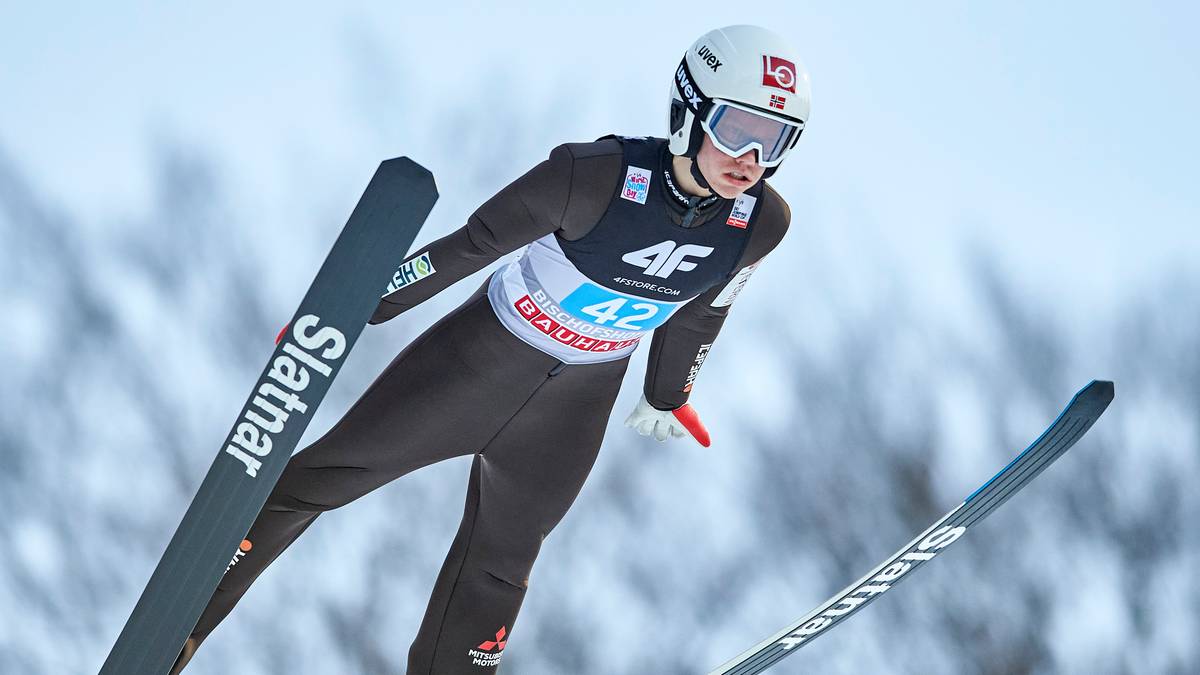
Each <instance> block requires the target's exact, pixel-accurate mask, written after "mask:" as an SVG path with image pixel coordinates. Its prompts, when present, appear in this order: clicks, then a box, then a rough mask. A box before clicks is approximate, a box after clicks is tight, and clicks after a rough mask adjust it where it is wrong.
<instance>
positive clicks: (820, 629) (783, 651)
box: [709, 380, 1113, 675]
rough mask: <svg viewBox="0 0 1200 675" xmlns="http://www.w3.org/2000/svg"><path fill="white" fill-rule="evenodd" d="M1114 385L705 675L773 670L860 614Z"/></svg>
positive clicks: (1087, 422)
mask: <svg viewBox="0 0 1200 675" xmlns="http://www.w3.org/2000/svg"><path fill="white" fill-rule="evenodd" d="M1112 399H1113V383H1112V382H1107V381H1103V380H1092V382H1091V383H1089V384H1088V385H1087V386H1086V387H1084V388H1083V389H1081V390H1080V391H1079V393H1077V394H1075V398H1073V399H1071V402H1070V403H1069V404H1068V405H1067V407H1066V409H1065V410H1063V412H1062V414H1060V415H1059V416H1058V419H1057V420H1055V421H1054V424H1051V425H1050V428H1048V429H1046V431H1044V432H1042V435H1041V436H1039V437H1038V439H1037V440H1036V441H1034V442H1033V444H1032V445H1030V446H1029V447H1028V448H1026V449H1025V450H1024V452H1022V453H1021V454H1019V455H1017V457H1016V458H1015V459H1013V460H1012V461H1011V462H1009V464H1008V466H1006V467H1004V468H1003V469H1001V470H1000V471H999V472H998V473H997V474H996V475H995V476H992V478H991V479H990V480H988V481H987V482H986V483H984V484H983V485H982V486H981V487H980V488H979V489H978V490H976V491H975V492H972V493H971V495H970V496H968V497H967V498H966V499H965V500H963V502H962V503H961V504H959V505H958V506H956V507H954V509H953V510H951V511H950V513H947V514H946V515H944V516H942V517H941V518H940V519H939V520H938V521H937V522H935V523H934V524H933V525H931V526H929V529H927V530H925V531H924V532H922V533H921V534H919V535H917V537H916V539H913V540H912V541H911V542H909V544H908V545H907V546H905V547H904V548H902V549H900V550H899V551H897V552H896V553H895V554H894V555H893V556H891V557H890V558H888V559H887V560H885V561H883V562H882V563H880V564H879V566H877V567H876V568H875V569H873V570H871V571H870V572H868V573H867V575H866V576H864V577H863V578H861V579H859V580H858V581H856V582H854V583H853V584H850V585H849V586H847V587H846V588H845V589H843V590H842V591H841V592H840V593H838V594H837V595H835V596H833V597H832V598H830V599H829V600H827V601H825V603H824V604H822V605H821V606H819V607H817V608H816V609H814V610H813V611H811V612H809V613H808V614H805V615H804V616H803V617H801V618H800V619H797V620H796V621H794V622H792V623H791V624H789V625H788V626H787V627H786V628H784V629H783V630H781V631H779V632H778V633H776V634H775V635H774V636H772V637H771V638H770V639H768V640H766V641H764V642H762V643H760V644H758V645H757V646H755V647H753V648H751V649H749V650H747V651H746V652H745V653H743V654H742V655H740V656H738V657H737V658H735V659H733V660H732V661H729V662H728V663H726V664H725V665H723V666H721V667H720V668H717V669H716V670H714V671H712V672H711V673H709V675H753V674H754V673H761V672H762V671H764V670H766V669H767V668H770V667H771V666H773V665H775V663H777V662H778V661H779V660H780V659H782V658H783V657H785V656H787V655H788V654H791V653H793V651H794V650H795V648H797V647H802V646H804V645H806V644H808V643H809V642H810V641H812V640H813V639H815V638H817V637H818V636H820V635H821V634H822V633H824V632H826V631H827V630H829V629H830V628H832V627H833V626H835V625H837V624H838V623H841V622H842V621H844V620H845V619H846V618H848V617H849V616H850V615H852V614H854V613H855V612H857V611H859V610H861V609H862V608H863V607H866V606H867V605H868V604H870V603H871V601H873V600H874V599H875V598H877V597H879V595H880V594H882V593H883V592H884V591H887V590H888V589H890V588H891V587H892V586H894V585H895V584H897V583H899V582H900V581H901V580H902V579H904V578H905V577H906V576H908V574H909V573H910V572H911V571H912V570H914V569H916V568H917V567H919V566H921V565H923V564H924V563H926V562H928V561H929V560H932V559H933V558H934V556H936V555H937V554H938V553H939V552H940V551H941V550H942V549H944V548H946V547H947V546H949V545H950V544H953V543H954V542H955V541H957V540H958V538H959V537H961V536H962V535H963V534H964V533H965V532H966V531H967V528H968V527H970V526H972V525H974V524H975V523H977V522H979V521H980V520H982V519H983V518H985V517H986V516H987V515H988V514H989V513H991V512H992V511H994V510H995V509H996V507H998V506H1000V505H1001V504H1003V503H1004V502H1005V501H1007V500H1008V498H1009V497H1011V496H1013V494H1015V493H1016V492H1017V491H1018V490H1020V489H1021V488H1022V487H1025V484H1026V483H1028V482H1029V481H1031V480H1033V479H1034V478H1035V477H1036V476H1037V475H1038V474H1039V473H1041V472H1042V470H1044V469H1045V468H1046V467H1047V466H1049V465H1050V464H1051V463H1052V462H1053V461H1054V460H1056V459H1058V457H1059V456H1060V455H1062V454H1063V453H1064V452H1066V451H1067V450H1068V449H1069V448H1070V447H1071V446H1072V445H1074V444H1075V442H1076V441H1078V440H1079V439H1080V437H1082V436H1083V435H1084V434H1085V433H1086V432H1087V430H1088V429H1090V428H1091V427H1092V425H1093V424H1095V422H1096V420H1097V419H1099V418H1100V415H1101V414H1102V413H1103V412H1104V410H1105V409H1106V408H1107V407H1108V404H1109V403H1110V402H1111V401H1112Z"/></svg>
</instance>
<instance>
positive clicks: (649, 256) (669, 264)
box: [621, 240, 716, 279]
mask: <svg viewBox="0 0 1200 675" xmlns="http://www.w3.org/2000/svg"><path fill="white" fill-rule="evenodd" d="M715 250H716V249H714V248H713V247H711V246H700V245H699V244H683V245H681V246H676V245H675V242H673V241H670V240H668V241H664V242H659V243H657V244H655V245H653V246H647V247H646V248H643V249H638V250H636V251H630V252H629V253H626V254H625V255H623V256H621V260H622V261H624V262H627V263H629V264H630V265H636V266H638V267H641V268H642V269H644V270H646V272H645V273H646V274H648V275H650V276H652V277H662V278H664V279H666V278H667V277H669V276H671V274H672V273H674V272H675V270H679V271H680V272H691V271H692V270H694V269H696V263H694V262H691V261H690V260H686V258H688V257H689V256H690V257H692V258H707V257H708V255H709V254H710V253H712V252H713V251H715Z"/></svg>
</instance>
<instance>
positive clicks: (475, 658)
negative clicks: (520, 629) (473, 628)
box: [467, 626, 508, 667]
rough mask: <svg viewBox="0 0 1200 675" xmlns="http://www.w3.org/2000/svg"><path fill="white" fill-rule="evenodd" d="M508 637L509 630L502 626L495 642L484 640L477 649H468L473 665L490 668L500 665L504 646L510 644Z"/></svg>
mask: <svg viewBox="0 0 1200 675" xmlns="http://www.w3.org/2000/svg"><path fill="white" fill-rule="evenodd" d="M507 635H508V630H507V629H506V628H505V627H504V626H501V627H500V630H498V631H496V639H495V640H484V641H483V642H480V643H479V646H478V647H476V648H475V649H468V650H467V656H470V657H471V665H473V666H486V667H490V666H494V665H496V664H498V663H500V657H501V656H503V652H504V645H506V644H508V640H507V639H505V638H506V637H507Z"/></svg>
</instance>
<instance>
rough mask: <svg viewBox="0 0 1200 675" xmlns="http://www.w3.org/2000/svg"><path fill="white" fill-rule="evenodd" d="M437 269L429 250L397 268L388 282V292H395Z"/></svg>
mask: <svg viewBox="0 0 1200 675" xmlns="http://www.w3.org/2000/svg"><path fill="white" fill-rule="evenodd" d="M434 272H437V270H435V269H433V261H432V260H430V259H429V251H426V252H424V253H422V254H421V255H419V256H417V257H415V258H413V259H412V260H409V261H408V262H406V263H404V264H403V265H401V266H400V268H399V269H397V270H396V273H395V274H393V275H392V281H391V283H389V284H388V287H387V292H388V293H395V292H396V291H398V290H400V289H401V288H404V287H405V286H407V285H409V284H413V283H416V282H418V281H420V280H422V279H424V278H425V277H427V276H430V275H431V274H433V273H434Z"/></svg>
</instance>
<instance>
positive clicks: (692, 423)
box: [671, 403, 712, 448]
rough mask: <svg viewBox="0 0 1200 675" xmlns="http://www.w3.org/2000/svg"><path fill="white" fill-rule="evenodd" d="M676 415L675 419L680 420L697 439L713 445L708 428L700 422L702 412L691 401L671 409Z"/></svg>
mask: <svg viewBox="0 0 1200 675" xmlns="http://www.w3.org/2000/svg"><path fill="white" fill-rule="evenodd" d="M671 412H672V413H674V415H675V419H677V420H679V422H680V424H682V425H683V428H684V429H687V430H688V433H689V434H691V435H692V438H694V439H696V441H697V442H699V443H700V445H703V446H704V447H706V448H707V447H708V446H709V445H712V439H711V438H709V436H708V429H705V428H704V424H703V423H702V422H700V414H699V413H697V412H696V409H695V408H693V407H692V404H691V403H684V404H683V405H682V406H680V407H678V408H676V409H674V410H672V411H671Z"/></svg>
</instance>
